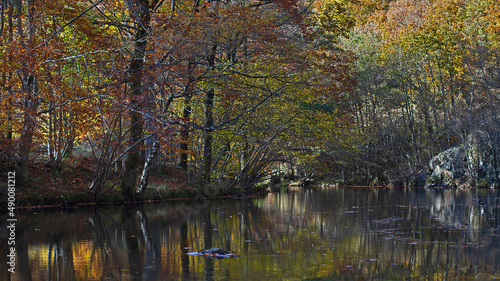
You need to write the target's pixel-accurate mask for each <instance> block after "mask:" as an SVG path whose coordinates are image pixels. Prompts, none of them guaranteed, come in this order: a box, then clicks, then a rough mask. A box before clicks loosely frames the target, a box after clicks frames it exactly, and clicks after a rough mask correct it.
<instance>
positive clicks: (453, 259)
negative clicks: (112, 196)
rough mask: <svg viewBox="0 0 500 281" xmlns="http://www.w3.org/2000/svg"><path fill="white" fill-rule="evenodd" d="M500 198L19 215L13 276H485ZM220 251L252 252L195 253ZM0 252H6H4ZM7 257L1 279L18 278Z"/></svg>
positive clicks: (443, 195)
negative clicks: (216, 256) (227, 254)
mask: <svg viewBox="0 0 500 281" xmlns="http://www.w3.org/2000/svg"><path fill="white" fill-rule="evenodd" d="M498 203H499V200H498V192H496V191H491V190H470V191H464V190H423V189H419V190H397V189H369V188H351V189H349V188H332V189H326V188H325V189H321V188H320V189H317V190H307V191H299V190H292V191H290V192H285V193H281V194H278V193H272V194H269V195H268V196H266V197H265V198H247V199H242V200H233V199H230V200H210V201H198V202H192V201H187V202H179V201H170V202H164V203H158V204H145V205H139V206H104V207H100V208H79V209H76V210H74V211H68V212H61V211H51V210H45V211H40V212H39V213H38V214H36V215H33V214H21V213H19V214H18V219H19V228H18V233H17V234H16V235H17V237H16V239H17V242H18V243H20V244H21V243H22V245H27V247H22V246H19V247H18V248H16V250H17V255H18V262H17V265H18V267H19V269H20V270H21V269H22V271H23V275H22V276H21V274H16V275H15V276H11V277H13V279H12V280H22V279H29V276H31V278H32V279H33V280H103V279H105V280H281V279H290V280H294V279H312V278H328V277H330V278H333V279H335V278H339V277H342V278H347V279H356V278H359V279H378V280H386V279H406V278H409V277H411V278H413V279H442V277H443V276H447V277H448V278H452V277H460V278H476V277H477V278H480V279H481V278H483V279H484V278H486V279H487V278H489V277H491V276H496V277H499V276H498V275H496V274H497V273H499V265H500V254H497V252H498V253H500V251H499V250H500V244H499V239H498V228H497V227H498V224H499V215H498V213H499V209H498ZM3 221H5V219H3ZM2 231H4V230H2ZM2 235H3V236H2V237H4V236H5V234H4V233H2ZM210 247H219V248H224V249H227V250H229V251H234V252H235V253H236V254H239V255H242V257H239V258H234V259H223V260H210V259H205V258H203V257H199V256H188V255H187V254H186V253H188V252H191V251H199V250H202V249H204V248H210ZM0 251H1V252H0V254H2V256H4V257H5V256H6V248H1V249H0ZM5 264H6V263H3V264H1V265H0V270H1V273H0V276H1V278H0V279H1V280H6V278H7V276H8V275H7V274H8V273H7V270H6V265H5Z"/></svg>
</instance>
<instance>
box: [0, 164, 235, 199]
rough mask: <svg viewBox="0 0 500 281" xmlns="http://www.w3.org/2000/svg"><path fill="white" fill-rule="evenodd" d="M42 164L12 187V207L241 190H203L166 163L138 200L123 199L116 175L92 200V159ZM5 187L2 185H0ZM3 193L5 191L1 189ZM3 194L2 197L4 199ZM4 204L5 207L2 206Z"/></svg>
mask: <svg viewBox="0 0 500 281" xmlns="http://www.w3.org/2000/svg"><path fill="white" fill-rule="evenodd" d="M45 163H46V162H42V161H41V162H33V163H31V165H30V170H29V176H30V184H29V187H27V188H21V187H17V188H16V206H18V207H21V208H38V207H58V208H59V207H63V208H68V207H76V206H78V205H92V204H127V203H138V202H154V201H162V200H180V199H204V198H213V197H216V198H221V197H234V196H238V195H241V193H242V192H241V190H237V189H225V188H221V187H219V186H218V185H216V184H209V185H207V186H205V187H203V188H200V187H197V185H196V184H194V183H192V181H190V180H189V179H188V175H187V172H186V171H184V170H182V169H181V168H179V167H178V166H176V165H175V164H168V165H164V166H162V167H161V169H160V170H159V171H156V172H154V173H151V175H150V177H149V185H148V189H147V190H146V192H145V193H144V195H143V198H142V199H141V200H137V201H130V200H126V199H125V198H124V197H123V196H122V194H121V192H120V190H119V188H118V185H117V184H116V183H119V175H118V173H116V172H114V173H112V174H111V175H110V177H109V180H108V182H107V184H106V186H105V187H104V188H103V190H104V191H105V194H103V195H102V196H100V197H99V198H98V200H94V199H93V198H92V196H91V193H90V191H89V186H90V183H91V182H92V176H93V170H92V169H91V168H90V167H92V166H93V165H92V160H91V159H90V158H86V157H72V158H70V159H68V160H67V161H65V162H64V164H63V165H62V167H61V169H59V170H57V171H54V170H53V169H51V168H50V167H48V166H47V165H46V164H45ZM1 185H6V183H0V186H1ZM1 190H3V191H5V190H7V189H6V188H1ZM3 195H6V194H2V197H4V198H5V196H3ZM2 205H5V204H2Z"/></svg>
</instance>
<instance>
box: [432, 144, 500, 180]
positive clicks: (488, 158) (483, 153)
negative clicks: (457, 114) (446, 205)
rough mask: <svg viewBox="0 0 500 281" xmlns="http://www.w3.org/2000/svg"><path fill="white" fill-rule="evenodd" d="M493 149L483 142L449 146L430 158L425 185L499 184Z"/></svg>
mask: <svg viewBox="0 0 500 281" xmlns="http://www.w3.org/2000/svg"><path fill="white" fill-rule="evenodd" d="M495 162H496V159H495V157H494V153H491V149H490V148H489V147H488V146H485V145H480V146H477V145H469V146H465V145H460V146H455V147H451V148H449V149H447V150H445V151H443V152H441V153H439V154H438V155H436V156H434V157H433V158H432V159H431V161H429V170H430V176H429V177H428V178H427V181H426V185H425V186H426V187H444V188H452V187H462V188H467V187H494V186H498V183H499V179H498V172H497V171H496V167H497V166H498V164H497V163H495Z"/></svg>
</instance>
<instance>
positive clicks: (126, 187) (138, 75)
mask: <svg viewBox="0 0 500 281" xmlns="http://www.w3.org/2000/svg"><path fill="white" fill-rule="evenodd" d="M131 2H132V1H131ZM127 4H128V7H129V10H130V14H131V16H132V18H135V19H136V21H137V23H136V25H137V26H136V30H135V36H134V39H135V44H134V53H133V57H132V61H131V63H130V67H129V69H128V74H129V82H130V88H131V92H130V96H129V98H130V107H131V110H130V111H129V118H130V131H129V132H130V138H129V147H130V150H129V152H128V154H127V160H126V161H125V171H124V173H123V177H122V181H121V191H122V194H123V195H124V196H125V197H126V198H127V199H132V198H133V197H134V196H135V185H136V182H137V171H138V167H139V158H140V157H139V151H140V148H139V142H140V139H141V136H142V130H143V125H142V115H141V107H142V106H141V101H140V99H141V96H142V78H143V66H144V58H145V53H146V47H147V40H146V38H147V35H148V28H149V22H150V19H151V8H150V3H149V1H147V0H138V1H133V3H130V2H128V3H127ZM134 4H135V5H134ZM134 9H136V10H134ZM136 15H137V16H136Z"/></svg>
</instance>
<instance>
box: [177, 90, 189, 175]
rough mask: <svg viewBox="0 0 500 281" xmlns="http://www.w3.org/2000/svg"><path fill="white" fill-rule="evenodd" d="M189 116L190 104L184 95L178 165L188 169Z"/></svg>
mask: <svg viewBox="0 0 500 281" xmlns="http://www.w3.org/2000/svg"><path fill="white" fill-rule="evenodd" d="M190 116H191V106H190V99H189V98H188V97H186V100H185V102H184V111H183V112H182V122H183V123H182V125H181V144H180V149H181V159H180V162H179V166H180V167H181V168H182V169H184V170H186V171H187V170H188V150H189V145H188V142H189V126H188V124H187V123H188V122H189V118H190Z"/></svg>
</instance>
